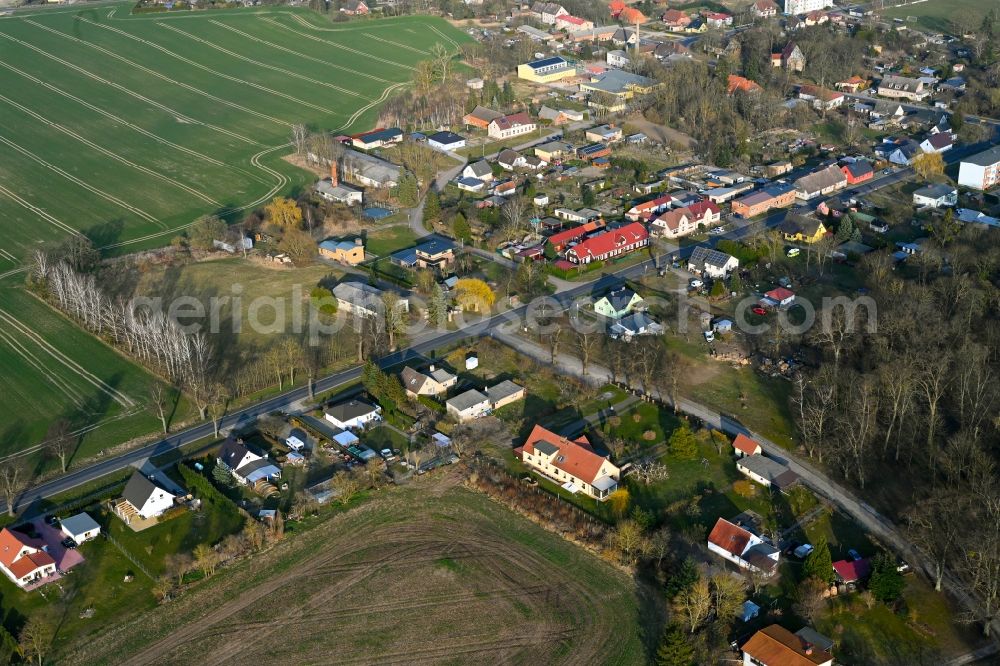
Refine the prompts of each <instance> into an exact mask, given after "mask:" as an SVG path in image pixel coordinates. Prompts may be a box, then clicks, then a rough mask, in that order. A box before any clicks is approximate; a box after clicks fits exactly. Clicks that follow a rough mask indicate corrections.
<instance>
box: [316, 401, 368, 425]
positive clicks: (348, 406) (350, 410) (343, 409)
mask: <svg viewBox="0 0 1000 666" xmlns="http://www.w3.org/2000/svg"><path fill="white" fill-rule="evenodd" d="M374 411H377V408H376V407H375V406H374V405H370V404H368V403H367V402H363V401H361V400H348V401H347V402H338V403H337V404H336V405H333V406H332V407H330V408H328V409H327V410H326V413H327V414H329V415H330V416H332V417H333V418H335V419H337V420H338V421H340V422H341V423H346V422H347V421H350V420H352V419H356V418H358V417H359V416H365V415H366V414H371V413H372V412H374Z"/></svg>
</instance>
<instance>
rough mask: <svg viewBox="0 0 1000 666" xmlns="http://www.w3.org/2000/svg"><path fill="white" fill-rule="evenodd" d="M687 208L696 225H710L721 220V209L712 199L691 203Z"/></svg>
mask: <svg viewBox="0 0 1000 666" xmlns="http://www.w3.org/2000/svg"><path fill="white" fill-rule="evenodd" d="M688 210H689V211H691V217H692V218H693V219H694V223H695V224H696V225H705V226H706V227H711V226H714V225H716V224H718V223H719V222H720V221H721V220H722V210H721V209H720V208H719V206H718V205H717V204H716V203H715V202H714V201H709V200H708V199H705V200H704V201H698V202H696V203H693V204H691V205H690V206H688Z"/></svg>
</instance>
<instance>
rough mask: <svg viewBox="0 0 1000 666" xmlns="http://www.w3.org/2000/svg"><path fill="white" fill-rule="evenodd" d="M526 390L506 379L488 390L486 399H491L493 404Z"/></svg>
mask: <svg viewBox="0 0 1000 666" xmlns="http://www.w3.org/2000/svg"><path fill="white" fill-rule="evenodd" d="M523 390H524V389H523V388H522V387H520V386H518V385H517V384H515V383H514V382H512V381H510V380H509V379H505V380H504V381H502V382H500V383H499V384H497V385H496V386H491V387H489V388H488V389H486V397H487V398H489V401H490V402H491V403H494V402H499V401H501V400H503V399H505V398H509V397H510V396H512V395H514V394H516V393H519V392H520V391H523Z"/></svg>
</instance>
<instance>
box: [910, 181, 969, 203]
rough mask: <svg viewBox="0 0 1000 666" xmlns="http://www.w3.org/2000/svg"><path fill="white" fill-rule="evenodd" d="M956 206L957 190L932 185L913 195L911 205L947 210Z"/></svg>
mask: <svg viewBox="0 0 1000 666" xmlns="http://www.w3.org/2000/svg"><path fill="white" fill-rule="evenodd" d="M957 204H958V190H957V189H955V188H954V187H952V186H951V185H945V184H943V183H934V184H933V185H927V186H925V187H921V188H920V189H919V190H916V191H915V192H914V193H913V205H914V206H917V207H920V208H949V207H951V206H955V205H957Z"/></svg>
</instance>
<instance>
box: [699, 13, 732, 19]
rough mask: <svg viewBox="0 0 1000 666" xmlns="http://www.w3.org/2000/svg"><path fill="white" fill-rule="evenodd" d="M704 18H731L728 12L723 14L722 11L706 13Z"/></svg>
mask: <svg viewBox="0 0 1000 666" xmlns="http://www.w3.org/2000/svg"><path fill="white" fill-rule="evenodd" d="M705 18H707V19H715V20H716V21H725V20H727V19H731V18H732V16H730V15H729V14H723V13H722V12H711V13H709V14H706V15H705Z"/></svg>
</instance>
